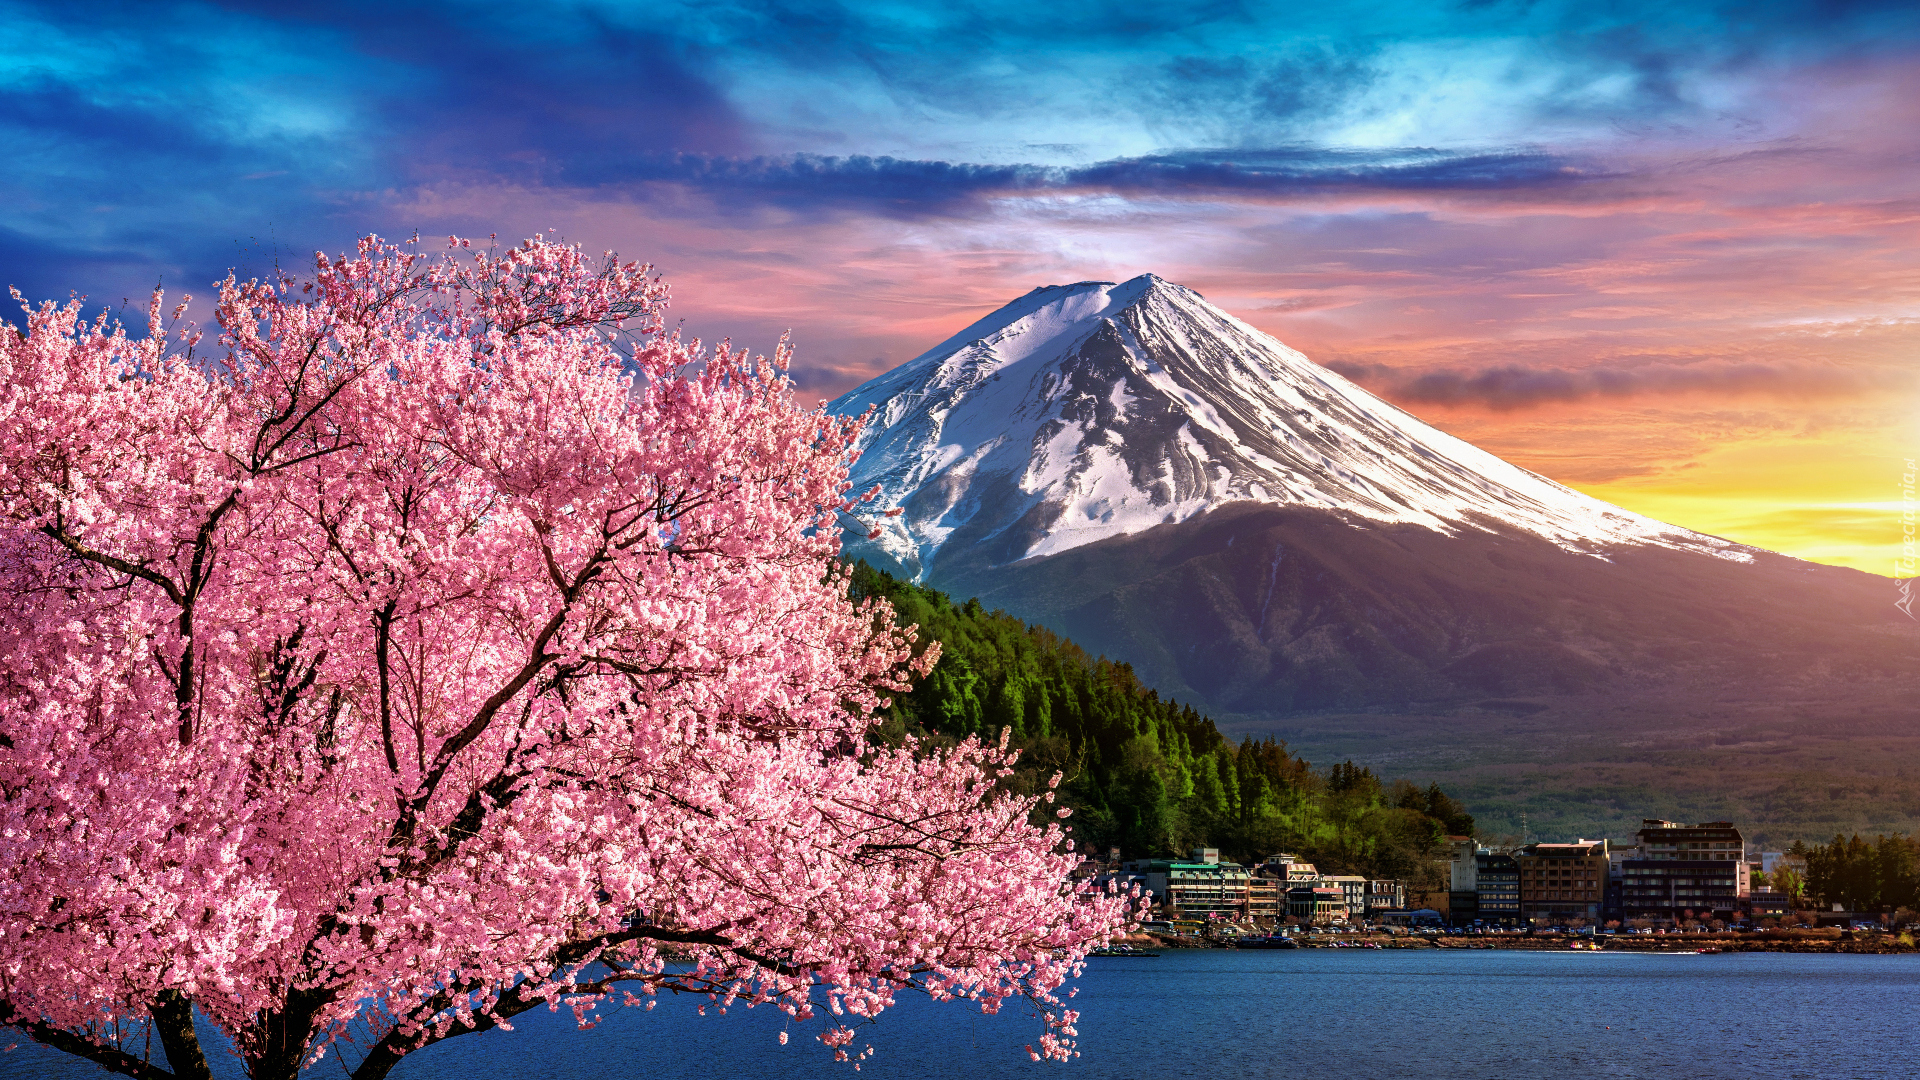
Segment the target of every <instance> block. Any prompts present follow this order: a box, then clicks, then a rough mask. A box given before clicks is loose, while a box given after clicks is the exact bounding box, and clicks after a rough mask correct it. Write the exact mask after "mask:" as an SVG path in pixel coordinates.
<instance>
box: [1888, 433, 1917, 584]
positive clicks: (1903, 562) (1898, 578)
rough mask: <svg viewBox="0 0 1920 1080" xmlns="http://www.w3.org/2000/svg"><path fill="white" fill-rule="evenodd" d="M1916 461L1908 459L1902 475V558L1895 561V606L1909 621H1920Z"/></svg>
mask: <svg viewBox="0 0 1920 1080" xmlns="http://www.w3.org/2000/svg"><path fill="white" fill-rule="evenodd" d="M1913 461H1914V459H1912V458H1908V459H1906V471H1904V472H1902V473H1901V474H1900V557H1899V558H1897V559H1895V560H1893V577H1894V582H1895V587H1897V588H1898V589H1899V590H1900V599H1898V600H1895V601H1894V602H1893V606H1894V607H1897V608H1899V609H1900V610H1901V611H1904V612H1906V614H1907V618H1909V619H1920V616H1915V615H1914V613H1913V576H1914V574H1913V571H1914V558H1915V554H1916V553H1915V551H1914V535H1913V533H1914V527H1913V526H1914V515H1913V511H1914V504H1913V478H1914V473H1915V471H1916V470H1915V469H1914V467H1913Z"/></svg>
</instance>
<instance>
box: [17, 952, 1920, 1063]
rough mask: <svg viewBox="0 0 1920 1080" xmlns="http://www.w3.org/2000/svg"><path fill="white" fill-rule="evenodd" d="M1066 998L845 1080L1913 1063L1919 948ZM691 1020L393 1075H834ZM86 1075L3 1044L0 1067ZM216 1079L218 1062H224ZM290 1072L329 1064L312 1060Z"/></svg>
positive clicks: (759, 1014)
mask: <svg viewBox="0 0 1920 1080" xmlns="http://www.w3.org/2000/svg"><path fill="white" fill-rule="evenodd" d="M1079 985H1080V994H1079V996H1078V997H1077V998H1076V999H1075V1000H1074V1005H1075V1007H1077V1008H1078V1009H1079V1010H1080V1011H1081V1013H1082V1020H1081V1022H1080V1025H1079V1027H1080V1043H1081V1050H1082V1057H1081V1058H1080V1059H1079V1060H1078V1061H1075V1062H1073V1063H1072V1064H1070V1065H1065V1066H1060V1065H1035V1064H1033V1063H1032V1062H1030V1061H1028V1060H1027V1057H1026V1055H1025V1054H1024V1053H1022V1052H1021V1051H1020V1047H1021V1045H1022V1044H1023V1043H1026V1042H1028V1041H1031V1040H1032V1039H1033V1038H1034V1037H1035V1036H1036V1035H1037V1034H1038V1033H1039V1025H1038V1024H1037V1022H1035V1021H1033V1020H1031V1019H1029V1018H1028V1017H1026V1016H1025V1015H1023V1014H1021V1013H1020V1012H1019V1010H1016V1009H1015V1008H1013V1007H1012V1006H1009V1007H1008V1009H1007V1011H1006V1012H1005V1013H1004V1014H1003V1015H1000V1016H983V1015H981V1014H980V1013H979V1011H978V1010H977V1009H969V1008H967V1007H965V1006H962V1005H934V1004H932V1003H929V1002H925V1001H910V1002H906V1003H904V1004H903V1005H902V1006H901V1007H900V1008H899V1009H898V1010H896V1011H892V1012H889V1013H887V1015H886V1016H885V1017H883V1018H882V1019H881V1020H880V1022H879V1023H877V1024H873V1025H869V1026H866V1027H863V1028H861V1029H860V1032H861V1036H862V1037H861V1039H860V1040H858V1041H857V1042H856V1043H855V1046H856V1047H858V1046H860V1045H863V1044H871V1045H872V1046H874V1047H875V1049H876V1054H875V1056H874V1057H873V1058H872V1059H870V1060H869V1061H867V1062H866V1064H865V1066H864V1068H863V1070H862V1071H861V1072H860V1073H859V1074H857V1075H858V1076H859V1077H860V1078H861V1080H883V1078H907V1077H912V1078H915V1080H924V1078H926V1077H945V1076H953V1077H967V1078H969V1080H973V1078H978V1080H997V1078H1000V1077H1022V1078H1037V1077H1042V1076H1047V1077H1055V1078H1057V1080H1134V1078H1140V1080H1147V1078H1152V1080H1175V1078H1186V1077H1194V1078H1200V1077H1206V1078H1215V1077H1232V1078H1235V1080H1264V1078H1266V1077H1269V1076H1282V1075H1290V1074H1292V1075H1308V1074H1312V1073H1324V1074H1326V1075H1328V1076H1334V1077H1339V1078H1340V1080H1386V1078H1395V1080H1397V1078H1402V1077H1404V1078H1408V1080H1416V1078H1417V1080H1450V1078H1454V1077H1462V1078H1534V1077H1540V1078H1552V1080H1572V1078H1573V1077H1576V1076H1577V1077H1580V1078H1582V1080H1585V1078H1589V1077H1666V1078H1679V1077H1688V1078H1691V1077H1715V1078H1717V1077H1729V1078H1731V1077H1741V1078H1745V1077H1755V1076H1764V1077H1767V1078H1769V1080H1786V1078H1799V1077H1806V1078H1820V1080H1837V1078H1852V1077H1859V1078H1883V1077H1884V1078H1889V1080H1893V1078H1898V1080H1909V1078H1914V1077H1920V1014H1917V1012H1916V1010H1917V1009H1920V957H1913V956H1793V955H1787V954H1774V953H1749V954H1737V955H1718V956H1637V955H1627V954H1607V953H1597V954H1596V953H1589V954H1576V953H1572V952H1567V953H1520V952H1492V951H1472V952H1469V951H1453V952H1438V951H1432V950H1421V951H1405V952H1386V951H1378V952H1376V951H1370V950H1345V949H1341V950H1334V949H1315V950H1301V951H1297V952H1227V951H1212V950H1195V951H1188V952H1167V953H1163V954H1162V955H1161V956H1160V957H1159V958H1157V959H1117V958H1115V959H1106V958H1095V959H1092V960H1090V961H1088V972H1087V975H1086V977H1085V978H1084V979H1082V980H1081V981H1080V984H1079ZM708 1013H709V1015H707V1016H705V1017H701V1016H698V1015H697V1014H695V1013H694V1010H693V1008H692V1006H691V1005H690V1004H688V999H684V998H683V999H680V1000H678V1001H675V1000H673V999H663V1000H662V1001H661V1003H660V1005H659V1007H658V1008H656V1009H655V1010H654V1011H653V1012H652V1013H642V1012H640V1011H638V1010H620V1011H617V1012H615V1013H614V1014H613V1015H611V1016H610V1017H609V1018H608V1019H607V1020H606V1021H605V1022H604V1023H602V1024H601V1026H600V1027H599V1028H598V1029H597V1030H594V1031H591V1032H576V1031H573V1030H572V1023H571V1019H570V1017H568V1016H565V1015H559V1016H556V1015H552V1014H548V1013H546V1012H544V1011H542V1012H535V1013H529V1014H526V1015H524V1016H522V1017H519V1018H518V1019H517V1020H516V1021H515V1023H516V1028H517V1030H515V1031H513V1032H489V1033H487V1034H484V1035H472V1036H467V1037H464V1038H458V1039H453V1040H449V1041H448V1042H446V1043H443V1044H441V1045H439V1046H436V1047H433V1048H431V1049H429V1050H427V1051H424V1052H422V1053H421V1054H419V1055H417V1056H416V1057H413V1058H411V1059H409V1060H408V1061H407V1062H405V1063H404V1064H403V1065H402V1066H401V1068H399V1069H398V1070H396V1071H395V1072H394V1074H393V1075H394V1077H395V1078H396V1080H440V1078H456V1077H460V1078H464V1077H502V1078H513V1080H549V1078H550V1080H575V1078H580V1080H587V1078H591V1080H625V1078H628V1077H634V1078H641V1077H644V1078H647V1080H670V1078H681V1077H685V1078H694V1077H699V1078H702V1080H705V1078H709V1077H713V1076H737V1077H751V1078H756V1080H759V1078H766V1080H784V1078H795V1080H798V1078H809V1080H811V1078H814V1077H833V1076H841V1077H847V1078H852V1077H854V1076H855V1075H856V1074H855V1073H853V1072H852V1071H851V1070H850V1068H849V1067H848V1066H845V1065H836V1064H834V1063H833V1062H832V1060H831V1057H830V1055H829V1054H828V1053H827V1052H826V1051H824V1050H823V1049H822V1048H821V1047H820V1045H819V1044H818V1043H816V1042H814V1041H813V1034H814V1033H815V1032H817V1031H818V1030H819V1029H818V1027H817V1026H809V1025H798V1024H796V1025H792V1027H791V1032H792V1039H791V1041H790V1042H789V1044H788V1045H786V1046H781V1045H779V1044H778V1039H777V1036H778V1033H779V1032H780V1030H781V1029H782V1028H784V1027H788V1021H787V1019H786V1017H785V1016H784V1015H782V1014H780V1013H778V1012H775V1011H773V1010H771V1009H767V1008H760V1009H754V1010H747V1009H743V1008H735V1009H733V1010H732V1011H731V1013H730V1014H729V1015H727V1016H724V1017H722V1016H717V1015H713V1013H714V1010H712V1009H709V1010H708ZM100 1075H105V1074H103V1073H100V1072H98V1071H96V1070H92V1069H91V1068H90V1067H88V1066H83V1065H79V1064H78V1063H73V1062H72V1061H71V1059H65V1060H62V1059H61V1057H60V1056H59V1055H54V1054H51V1053H50V1052H47V1051H44V1050H42V1049H41V1048H39V1047H35V1046H32V1045H28V1044H23V1045H21V1046H20V1047H19V1048H17V1049H15V1050H14V1051H12V1052H11V1053H8V1054H5V1055H0V1076H4V1077H9V1078H11V1077H29V1076H31V1077H40V1076H45V1077H49V1078H56V1077H57V1078H65V1077H83V1076H100ZM225 1075H231V1076H236V1077H237V1076H238V1072H237V1070H235V1071H232V1072H230V1073H226V1074H225ZM309 1075H311V1076H314V1077H323V1076H336V1077H337V1076H341V1075H343V1074H342V1072H341V1070H340V1066H339V1065H338V1064H337V1063H335V1062H333V1061H331V1060H329V1061H327V1062H324V1063H322V1065H321V1066H319V1067H318V1068H316V1069H314V1070H312V1071H311V1072H310V1074H309Z"/></svg>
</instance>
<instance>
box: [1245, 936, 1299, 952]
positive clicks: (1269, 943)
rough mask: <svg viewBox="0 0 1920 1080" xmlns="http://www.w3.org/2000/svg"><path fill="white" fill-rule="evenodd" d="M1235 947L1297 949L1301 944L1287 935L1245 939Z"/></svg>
mask: <svg viewBox="0 0 1920 1080" xmlns="http://www.w3.org/2000/svg"><path fill="white" fill-rule="evenodd" d="M1234 945H1235V946H1236V947H1238V948H1242V949H1297V948H1299V947H1300V943H1299V942H1297V941H1295V940H1293V939H1292V938H1290V937H1288V936H1287V935H1285V934H1268V935H1267V936H1265V937H1243V938H1241V939H1240V940H1239V941H1236V942H1234Z"/></svg>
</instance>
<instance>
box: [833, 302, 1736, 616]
mask: <svg viewBox="0 0 1920 1080" xmlns="http://www.w3.org/2000/svg"><path fill="white" fill-rule="evenodd" d="M830 407H831V408H832V409H833V410H834V411H835V412H840V413H846V414H857V413H861V412H865V411H866V410H867V409H869V408H871V409H873V410H874V419H873V422H872V423H871V425H870V426H869V429H868V431H867V433H866V436H865V437H864V439H863V442H862V450H863V454H862V457H861V459H860V461H859V462H858V464H857V465H856V467H855V470H854V481H855V483H856V485H857V486H858V487H860V488H866V487H869V486H871V485H873V484H876V483H877V484H879V485H880V486H881V488H882V495H881V499H882V501H883V502H885V503H887V504H890V505H896V506H900V507H902V508H903V509H904V511H905V512H904V514H903V515H902V516H901V517H899V518H895V519H890V520H889V521H887V522H885V523H883V525H882V529H883V533H882V536H881V537H880V538H879V539H878V540H877V541H876V542H875V543H874V544H873V545H872V547H873V548H875V549H877V551H874V552H872V553H871V554H872V556H873V557H878V558H881V559H882V560H883V561H884V562H886V563H888V564H890V565H893V566H895V567H898V568H900V569H902V570H904V571H905V572H906V573H908V574H909V575H910V576H914V577H919V578H927V577H929V576H930V575H936V565H937V564H938V563H939V562H940V561H941V560H942V559H947V558H952V557H953V554H952V553H956V552H957V553H961V556H960V557H962V558H964V559H966V560H968V561H979V560H982V559H984V560H985V561H986V562H987V563H988V564H990V565H1003V564H1007V563H1012V562H1017V561H1019V560H1021V559H1026V558H1032V557H1037V556H1044V555H1051V554H1057V553H1059V552H1062V551H1066V550H1069V549H1071V548H1074V547H1077V546H1079V545H1082V544H1087V543H1092V542H1094V541H1097V540H1103V539H1106V538H1108V537H1112V536H1118V535H1126V534H1130V533H1136V532H1139V531H1141V530H1144V529H1148V528H1151V527H1153V526H1156V525H1161V524H1171V523H1175V522H1180V521H1185V520H1187V519H1188V518H1191V517H1193V516H1194V515H1196V514H1200V513H1204V512H1205V511H1207V510H1209V509H1212V508H1214V507H1217V506H1222V505H1226V504H1229V503H1234V502H1256V503H1269V504H1276V505H1295V506H1303V507H1309V508H1313V509H1320V510H1330V511H1338V512H1342V513H1346V514H1351V515H1354V516H1356V517H1358V518H1362V519H1365V520H1369V521H1375V522H1381V523H1385V524H1400V523H1406V524H1417V525H1422V526H1425V527H1427V528H1429V529H1434V530H1438V531H1441V532H1444V533H1453V532H1457V531H1459V530H1461V529H1482V530H1484V529H1489V528H1491V529H1513V530H1519V531H1522V532H1528V533H1532V534H1534V535H1538V536H1541V537H1544V538H1546V539H1548V540H1550V541H1552V542H1554V543H1555V544H1558V545H1560V546H1561V547H1563V548H1565V549H1567V550H1569V551H1575V552H1583V553H1598V552H1601V551H1604V550H1606V549H1607V548H1609V547H1612V546H1616V545H1620V544H1654V545H1658V546H1663V547H1673V548H1679V549H1686V550H1695V551H1702V552H1708V553H1713V554H1717V555H1721V556H1723V557H1728V558H1733V559H1746V558H1749V557H1750V556H1751V552H1750V551H1749V549H1745V548H1742V547H1740V546H1738V545H1734V544H1730V543H1728V542H1727V541H1724V540H1719V539H1717V538H1714V537H1708V536H1702V535H1700V534H1698V533H1692V532H1688V531H1687V530H1684V529H1679V528H1676V527H1674V526H1670V525H1666V524H1663V523H1661V522H1657V521H1654V520H1652V519H1649V518H1645V517H1641V516H1640V515H1637V514H1633V513H1630V512H1628V511H1626V510H1622V509H1620V508H1619V507H1616V506H1611V505H1609V504H1607V503H1604V502H1601V501H1599V500H1597V499H1593V498H1589V497H1588V496H1585V495H1582V494H1580V493H1579V492H1577V491H1574V490H1572V489H1570V488H1567V487H1564V486H1562V485H1560V484H1556V483H1554V482H1553V481H1551V480H1548V479H1546V478H1544V477H1541V476H1538V475H1536V474H1534V473H1531V472H1528V471H1526V470H1525V469H1521V468H1518V467H1516V466H1513V465H1510V464H1508V463H1507V462H1504V461H1501V460H1500V459H1499V458H1496V457H1494V456H1493V455H1491V454H1488V453H1486V452H1484V451H1482V450H1479V449H1478V448H1476V447H1473V446H1471V445H1469V444H1467V443H1465V442H1462V441H1461V440H1459V439H1456V438H1454V437H1452V436H1450V435H1447V434H1446V433H1444V432H1441V431H1439V430H1437V429H1435V428H1433V427H1430V426H1428V425H1427V424H1424V423H1422V422H1421V421H1419V420H1418V419H1415V418H1414V417H1412V416H1410V415H1408V414H1406V413H1404V412H1402V411H1401V410H1399V409H1397V408H1395V407H1393V406H1392V405H1389V404H1387V403H1386V402H1384V401H1382V400H1380V399H1379V398H1376V397H1374V396H1373V395H1372V394H1369V393H1367V392H1366V391H1365V390H1362V389H1361V388H1359V387H1358V386H1355V385H1354V384H1353V383H1350V382H1348V381H1347V380H1346V379H1343V378H1341V377H1340V376H1339V375H1336V374H1334V373H1333V372H1331V371H1328V370H1326V369H1325V368H1322V367H1319V366H1318V365H1316V364H1314V363H1313V362H1311V361H1310V360H1308V359H1307V358H1306V357H1304V356H1302V355H1301V354H1299V353H1298V352H1295V351H1293V350H1292V349H1289V348H1287V347H1286V346H1284V345H1282V344H1280V343H1279V342H1277V341H1275V340H1274V339H1272V338H1271V337H1268V336H1267V335H1266V334H1263V333H1261V332H1260V331H1258V330H1256V329H1254V328H1253V327H1251V326H1248V325H1247V324H1245V323H1243V322H1241V321H1239V320H1238V319H1235V318H1233V317H1232V316H1231V315H1228V314H1226V313H1225V312H1223V311H1221V310H1219V309H1218V308H1215V307H1213V306H1212V305H1210V304H1208V303H1207V302H1206V301H1205V300H1204V299H1202V298H1201V297H1200V296H1199V294H1197V293H1194V292H1192V291H1191V290H1188V289H1185V288H1182V287H1181V286H1178V285H1174V284H1172V283H1170V282H1167V281H1163V280H1161V279H1160V278H1157V277H1154V276H1152V275H1144V276H1142V277H1138V278H1135V279H1133V280H1131V281H1128V282H1125V283H1123V284H1119V285H1115V284H1112V283H1109V282H1080V283H1079V284H1076V285H1067V286H1054V287H1050V288H1044V289H1036V290H1034V291H1033V292H1032V293H1029V294H1028V295H1026V296H1024V297H1021V298H1020V299H1019V300H1016V301H1014V302H1013V303H1011V304H1008V305H1007V306H1006V307H1004V308H1002V309H1000V310H999V311H997V312H995V313H993V314H992V315H990V316H988V317H987V318H985V319H982V320H980V321H979V322H977V323H975V324H973V325H972V326H970V327H968V328H967V329H966V330H964V331H962V332H961V333H960V334H958V335H955V336H954V337H953V338H950V339H948V340H947V341H946V342H943V343H942V344H940V345H939V346H936V347H935V348H934V349H932V350H930V351H929V352H927V353H926V354H924V355H922V356H920V357H918V358H917V359H915V360H912V361H910V362H908V363H906V364H903V365H901V366H900V367H899V368H896V369H895V370H893V371H891V372H888V373H887V374H886V375H883V376H881V377H880V378H878V379H875V380H873V381H871V382H869V383H867V384H866V385H864V386H862V387H860V388H858V389H856V390H854V391H853V392H852V393H850V394H848V395H846V396H845V397H842V398H840V399H839V400H837V401H835V402H834V403H833V404H832V405H831V406H830ZM863 554H868V552H866V551H863Z"/></svg>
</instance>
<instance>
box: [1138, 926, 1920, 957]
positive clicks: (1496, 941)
mask: <svg viewBox="0 0 1920 1080" xmlns="http://www.w3.org/2000/svg"><path fill="white" fill-rule="evenodd" d="M1295 940H1296V941H1298V943H1299V944H1298V947H1299V948H1302V949H1356V948H1361V949H1365V948H1379V949H1439V950H1454V949H1458V950H1468V951H1481V950H1488V949H1507V950H1522V951H1527V952H1635V953H1672V954H1682V953H1736V952H1772V953H1816V954H1819V953H1824V954H1848V955H1887V956H1897V955H1911V954H1914V953H1920V945H1904V944H1901V943H1900V941H1899V940H1898V939H1897V938H1896V937H1895V936H1894V935H1892V934H1869V935H1860V934H1852V933H1848V934H1846V935H1845V936H1842V935H1841V934H1839V933H1834V932H1830V931H1829V932H1822V931H1817V930H1815V931H1793V930H1787V931H1781V930H1774V931H1762V932H1759V933H1753V934H1740V933H1733V932H1721V933H1708V934H1666V935H1645V934H1600V935H1594V936H1576V935H1572V934H1536V935H1533V936H1531V937H1528V936H1526V935H1522V934H1515V935H1511V936H1508V935H1497V936H1484V937H1467V936H1463V935H1458V934H1448V935H1442V936H1437V937H1436V936H1427V935H1399V936H1389V935H1386V934H1338V935H1323V934H1311V935H1309V934H1302V935H1299V936H1298V937H1297V938H1296V939H1295ZM1123 941H1124V942H1125V943H1127V944H1130V945H1133V946H1134V947H1136V948H1140V949H1154V950H1157V949H1237V948H1238V946H1236V945H1234V944H1232V943H1231V942H1212V941H1196V940H1193V939H1191V938H1173V937H1162V936H1160V935H1158V934H1132V935H1129V936H1128V937H1126V938H1125V939H1123ZM1115 944H1120V942H1115ZM1576 946H1578V948H1576ZM1248 951H1250V952H1253V951H1261V952H1264V951H1267V950H1264V949H1260V950H1256V949H1249V950H1248Z"/></svg>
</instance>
